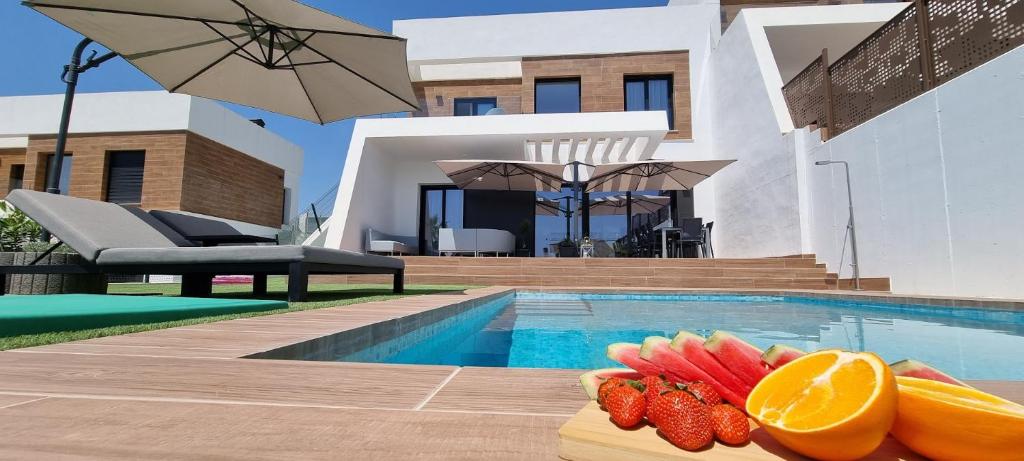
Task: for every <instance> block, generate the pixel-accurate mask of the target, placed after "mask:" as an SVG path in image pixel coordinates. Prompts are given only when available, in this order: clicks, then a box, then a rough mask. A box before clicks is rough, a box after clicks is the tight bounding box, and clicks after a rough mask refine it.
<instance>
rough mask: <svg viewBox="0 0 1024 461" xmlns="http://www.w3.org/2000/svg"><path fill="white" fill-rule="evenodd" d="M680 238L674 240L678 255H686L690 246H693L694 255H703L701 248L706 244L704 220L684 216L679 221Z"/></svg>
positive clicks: (674, 249) (675, 250) (674, 247)
mask: <svg viewBox="0 0 1024 461" xmlns="http://www.w3.org/2000/svg"><path fill="white" fill-rule="evenodd" d="M679 224H680V225H679V229H680V232H679V238H677V239H676V240H675V241H674V242H673V248H672V250H673V252H674V253H675V255H676V257H684V256H686V255H685V252H686V250H687V249H689V248H693V250H694V253H695V254H694V256H698V257H699V256H701V255H700V249H701V248H702V247H703V245H704V220H703V219H701V218H682V219H680V223H679Z"/></svg>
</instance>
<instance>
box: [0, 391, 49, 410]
mask: <svg viewBox="0 0 1024 461" xmlns="http://www.w3.org/2000/svg"><path fill="white" fill-rule="evenodd" d="M44 398H47V397H39V396H35V395H3V394H0V411H2V410H8V409H10V408H13V407H15V406H18V405H24V404H26V403H28V402H34V401H36V400H39V399H44Z"/></svg>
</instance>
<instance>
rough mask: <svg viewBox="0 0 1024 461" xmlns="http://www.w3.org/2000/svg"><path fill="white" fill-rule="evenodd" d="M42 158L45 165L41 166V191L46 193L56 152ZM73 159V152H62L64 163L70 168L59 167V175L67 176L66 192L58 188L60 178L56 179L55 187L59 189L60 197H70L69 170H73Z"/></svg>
mask: <svg viewBox="0 0 1024 461" xmlns="http://www.w3.org/2000/svg"><path fill="white" fill-rule="evenodd" d="M44 157H45V160H44V162H45V163H44V164H43V165H44V166H43V183H42V186H43V189H42V190H43V191H46V186H47V184H46V183H47V181H48V180H49V178H50V168H53V164H54V163H56V162H55V161H54V160H55V159H56V158H57V153H56V152H50V153H47V154H44ZM74 157H75V153H74V152H64V161H66V162H69V163H68V166H69V167H71V168H64V166H63V165H61V167H60V174H61V176H63V175H65V174H67V175H68V187H67V190H64V188H61V187H60V183H61V181H60V178H57V187H58V188H60V194H61V195H71V179H72V178H71V170H73V169H74V167H75V159H74ZM37 168H38V166H37Z"/></svg>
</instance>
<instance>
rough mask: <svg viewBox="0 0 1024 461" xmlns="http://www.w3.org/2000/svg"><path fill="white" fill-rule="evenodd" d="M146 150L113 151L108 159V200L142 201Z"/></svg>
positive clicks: (126, 202) (125, 203)
mask: <svg viewBox="0 0 1024 461" xmlns="http://www.w3.org/2000/svg"><path fill="white" fill-rule="evenodd" d="M145 165H146V152H145V151H141V150H139V151H127V152H111V153H110V157H109V158H108V159H107V201H108V202H113V203H119V204H121V205H139V204H141V203H142V176H143V170H144V169H145Z"/></svg>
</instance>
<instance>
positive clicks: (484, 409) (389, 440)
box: [0, 288, 1024, 460]
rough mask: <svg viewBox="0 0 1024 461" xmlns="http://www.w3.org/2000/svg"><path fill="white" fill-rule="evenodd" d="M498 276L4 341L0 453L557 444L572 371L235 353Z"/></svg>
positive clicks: (405, 311)
mask: <svg viewBox="0 0 1024 461" xmlns="http://www.w3.org/2000/svg"><path fill="white" fill-rule="evenodd" d="M506 290H507V289H503V288H486V289H479V290H470V291H468V292H467V293H465V294H438V295H426V296H418V297H408V298H402V299H397V300H392V301H383V302H374V303H366V304H360V305H353V306H344V307H337V308H327V309H320V310H312V311H303V312H295V313H288V314H282V315H275V316H267V317H258V318H249V319H240V320H231V321H225V322H218V323H211V324H206V325H198V326H189V327H182V328H173V329H168V330H159V331H152V332H146V333H137V334H130V335H123V336H116V337H107V338H98V339H92V340H87V341H79V342H74V343H66V344H57V345H51V346H42V347H34V348H28V349H19V350H13V351H7V352H0V459H34V460H35V459H76V460H79V459H131V460H138V459H168V458H178V459H185V458H187V459H216V460H225V459H246V460H250V459H274V460H280V459H296V460H299V459H301V460H309V459H446V460H449V459H555V458H556V457H557V451H558V435H557V429H558V427H559V426H560V425H561V424H562V423H564V422H565V421H567V420H568V419H569V417H570V416H571V415H572V414H574V413H575V412H576V411H577V410H579V409H580V408H582V407H583V405H584V404H585V403H586V400H585V397H584V394H583V392H582V390H580V389H579V384H578V382H577V376H578V375H579V372H578V371H572V370H538V369H505V368H472V367H465V368H459V367H450V366H413V365H386V364H357V363H341V362H304V361H284V360H256V359H241V358H238V357H242V356H245V355H249V354H253V353H257V352H262V351H266V350H270V349H274V348H277V347H280V346H283V345H287V344H293V343H296V342H300V341H305V340H308V339H313V338H317V337H321V336H324V335H327V334H332V333H335V332H338V331H344V330H348V329H352V328H357V327H360V326H364V325H369V324H372V323H376V322H380V321H384V320H388V319H393V318H398V317H403V316H406V315H409V314H412V313H417V312H422V311H426V310H430V309H435V308H438V307H441V306H445V305H449V304H451V303H455V302H460V301H467V300H471V299H475V298H480V297H484V296H493V295H495V294H498V293H501V292H503V291H506ZM977 385H978V386H979V387H982V388H984V389H988V390H991V391H994V392H996V393H998V394H1000V395H1003V396H1006V397H1008V398H1010V399H1012V400H1016V401H1020V402H1024V383H993V382H980V383H977Z"/></svg>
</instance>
